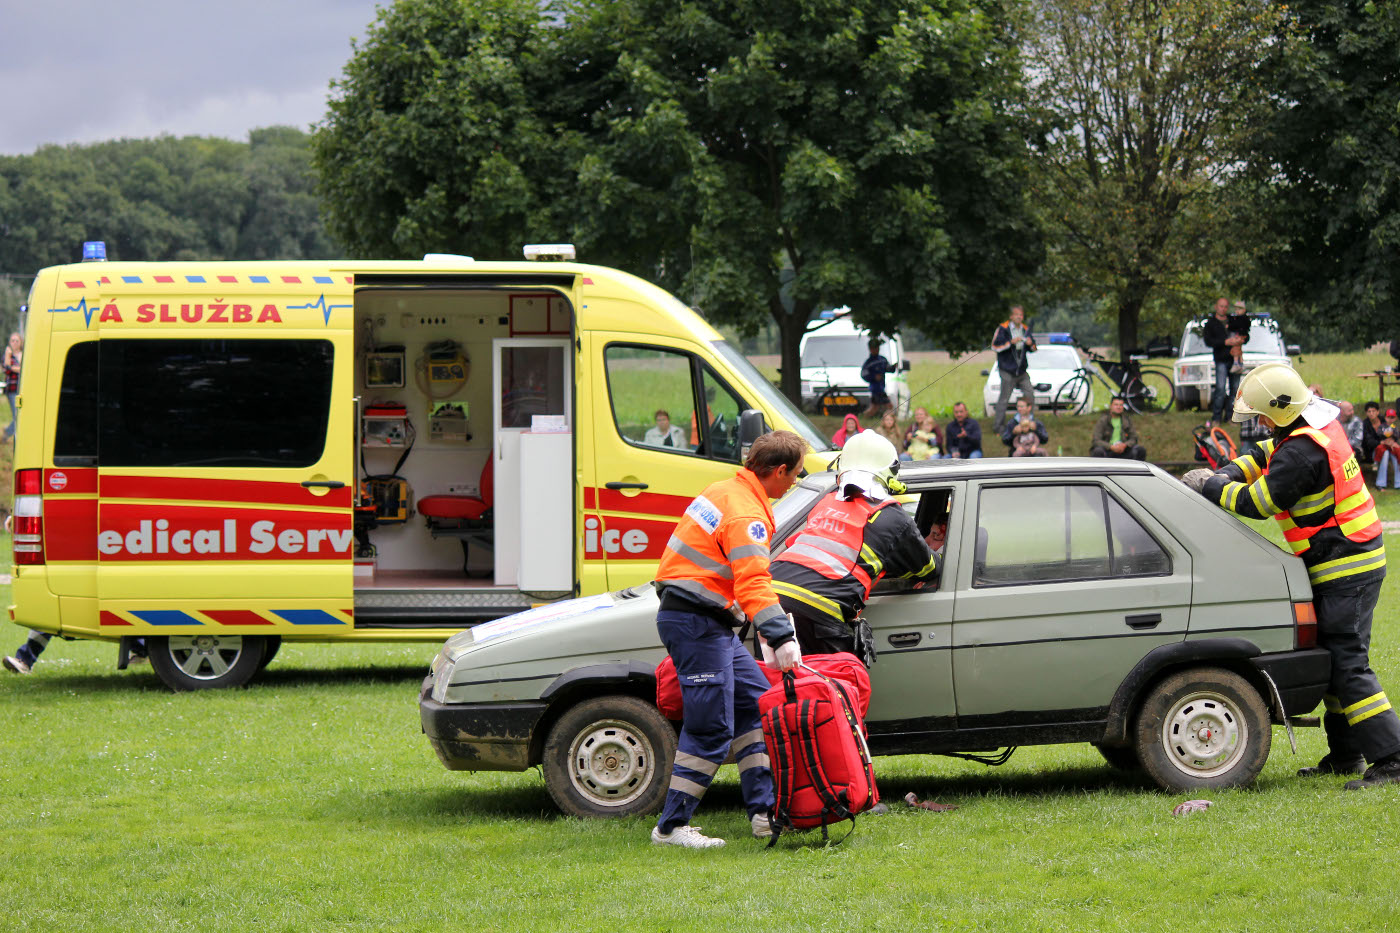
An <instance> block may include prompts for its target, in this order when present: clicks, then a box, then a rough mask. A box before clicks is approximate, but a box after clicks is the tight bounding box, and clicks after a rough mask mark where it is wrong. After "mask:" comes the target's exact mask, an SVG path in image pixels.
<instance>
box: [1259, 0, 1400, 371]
mask: <svg viewBox="0 0 1400 933" xmlns="http://www.w3.org/2000/svg"><path fill="white" fill-rule="evenodd" d="M1288 24H1289V26H1290V30H1289V31H1288V32H1287V33H1284V34H1283V35H1281V37H1280V40H1279V41H1278V42H1277V43H1275V44H1274V46H1273V50H1274V52H1273V55H1272V56H1271V58H1270V61H1269V70H1268V75H1269V78H1270V81H1271V83H1272V84H1273V85H1274V86H1275V87H1277V89H1278V91H1279V93H1278V95H1277V97H1276V98H1275V100H1276V110H1275V111H1274V113H1273V118H1272V120H1271V121H1270V122H1269V124H1268V125H1267V126H1266V127H1265V128H1264V131H1263V132H1261V133H1260V136H1259V145H1258V159H1257V162H1256V168H1257V169H1258V170H1259V173H1260V176H1261V177H1262V179H1263V180H1264V181H1265V182H1267V183H1268V184H1269V185H1270V190H1271V192H1272V194H1273V197H1274V203H1273V204H1272V205H1271V210H1270V211H1269V213H1268V215H1267V216H1268V218H1269V219H1270V221H1271V226H1272V227H1273V228H1274V229H1275V230H1277V231H1278V232H1279V233H1280V235H1281V236H1282V237H1283V238H1284V239H1285V241H1286V243H1287V244H1288V248H1287V249H1286V250H1285V251H1281V252H1279V253H1277V254H1274V255H1272V256H1270V257H1269V259H1270V262H1269V263H1268V264H1267V269H1268V272H1269V273H1270V274H1272V275H1273V276H1274V277H1276V279H1277V280H1278V282H1279V283H1280V284H1281V285H1282V287H1283V289H1284V291H1285V294H1286V295H1287V297H1288V298H1290V299H1291V300H1292V301H1294V302H1297V303H1299V304H1301V305H1303V306H1304V307H1305V308H1307V309H1309V310H1310V311H1311V313H1310V314H1307V315H1306V317H1307V321H1306V322H1305V323H1306V324H1307V325H1309V326H1312V327H1313V328H1314V329H1317V330H1318V331H1319V333H1320V334H1324V335H1333V336H1334V337H1335V340H1336V341H1337V342H1339V343H1342V344H1344V345H1345V344H1349V345H1351V346H1355V345H1356V343H1358V342H1363V341H1364V342H1370V341H1374V340H1380V339H1392V338H1394V337H1396V336H1397V335H1400V265H1397V262H1396V255H1397V249H1400V5H1397V4H1395V3H1382V2H1358V0H1346V2H1337V0H1297V2H1291V3H1290V4H1289V20H1288Z"/></svg>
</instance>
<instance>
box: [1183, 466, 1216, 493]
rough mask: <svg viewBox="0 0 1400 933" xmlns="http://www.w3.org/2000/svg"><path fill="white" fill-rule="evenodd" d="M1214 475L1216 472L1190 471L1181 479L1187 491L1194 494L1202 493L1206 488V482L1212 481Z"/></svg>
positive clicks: (1204, 470)
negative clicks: (1203, 488)
mask: <svg viewBox="0 0 1400 933" xmlns="http://www.w3.org/2000/svg"><path fill="white" fill-rule="evenodd" d="M1214 475H1215V471H1214V470H1206V469H1200V470H1189V471H1188V472H1187V473H1186V475H1185V476H1183V477H1182V478H1181V481H1182V483H1184V484H1185V485H1186V488H1187V489H1190V490H1192V491H1194V492H1200V491H1201V489H1202V487H1204V486H1205V484H1206V480H1208V479H1210V478H1211V477H1212V476H1214Z"/></svg>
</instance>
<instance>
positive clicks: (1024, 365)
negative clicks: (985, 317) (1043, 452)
mask: <svg viewBox="0 0 1400 933" xmlns="http://www.w3.org/2000/svg"><path fill="white" fill-rule="evenodd" d="M992 349H993V350H995V351H996V354H997V378H999V379H1000V380H1001V389H1000V390H999V391H998V392H997V408H996V415H995V417H994V419H993V421H992V429H993V430H997V431H999V430H1001V426H1002V423H1003V422H1004V421H1005V420H1006V403H1007V400H1008V399H1010V398H1011V393H1012V392H1014V391H1015V390H1017V389H1020V390H1021V398H1025V399H1030V402H1031V412H1032V413H1034V412H1035V387H1034V386H1032V385H1031V375H1030V371H1029V369H1030V364H1029V363H1028V362H1027V361H1026V356H1027V354H1030V353H1034V352H1035V337H1034V336H1032V335H1031V328H1030V325H1028V324H1027V323H1026V312H1025V309H1024V308H1022V307H1021V306H1020V305H1015V306H1013V307H1012V309H1011V314H1010V316H1009V317H1008V318H1007V319H1006V320H1005V321H1002V322H1001V323H1000V324H998V325H997V329H996V333H994V334H992Z"/></svg>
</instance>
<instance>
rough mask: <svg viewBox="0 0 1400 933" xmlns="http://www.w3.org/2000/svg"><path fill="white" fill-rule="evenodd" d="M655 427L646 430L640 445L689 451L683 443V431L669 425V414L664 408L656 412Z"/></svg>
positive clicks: (676, 426) (679, 427)
mask: <svg viewBox="0 0 1400 933" xmlns="http://www.w3.org/2000/svg"><path fill="white" fill-rule="evenodd" d="M655 418H656V426H655V427H653V428H647V433H646V437H645V438H643V440H642V443H643V444H646V445H647V446H648V447H674V448H676V449H677V450H690V447H689V446H687V444H686V442H685V429H684V428H682V427H681V426H680V425H678V424H672V423H671V413H670V412H668V411H667V410H666V409H664V408H658V409H657V410H656V415H655Z"/></svg>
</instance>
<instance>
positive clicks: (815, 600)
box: [773, 431, 939, 667]
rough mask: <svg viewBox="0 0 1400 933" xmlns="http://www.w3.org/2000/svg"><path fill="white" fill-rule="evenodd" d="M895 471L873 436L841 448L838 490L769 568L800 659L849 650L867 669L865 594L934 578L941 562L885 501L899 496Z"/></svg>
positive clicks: (869, 645)
mask: <svg viewBox="0 0 1400 933" xmlns="http://www.w3.org/2000/svg"><path fill="white" fill-rule="evenodd" d="M898 469H899V454H898V453H897V452H896V451H895V449H894V445H893V444H891V443H890V442H889V441H888V440H887V439H885V438H884V437H883V436H881V435H879V434H876V433H875V432H874V431H866V432H865V433H864V434H857V435H855V436H854V437H852V438H851V439H850V440H848V441H846V446H845V447H844V448H842V450H841V457H840V459H839V460H838V461H837V470H838V471H839V472H838V473H837V476H836V489H835V490H834V491H832V492H830V493H828V494H827V495H826V498H824V499H822V500H821V501H820V502H818V503H817V504H816V505H815V506H813V507H812V511H811V512H810V513H809V514H808V516H807V525H806V527H804V528H803V529H802V530H801V531H799V532H798V533H797V534H795V535H793V536H792V537H791V538H789V539H788V541H787V550H785V551H783V553H782V554H780V555H779V556H778V558H777V559H776V560H775V561H773V590H774V591H775V592H776V593H777V594H778V600H779V601H780V602H781V603H782V605H783V608H784V609H786V610H787V611H788V612H789V613H790V614H791V615H792V617H793V621H794V623H795V625H796V628H797V641H798V644H799V645H800V646H801V648H802V650H803V651H804V652H805V653H808V654H829V653H832V652H837V651H848V652H850V653H852V654H855V655H857V656H858V657H859V658H860V659H861V660H862V661H864V662H865V665H866V666H867V667H869V666H870V665H871V663H873V662H874V660H875V639H874V638H873V637H872V636H871V633H870V625H869V624H868V623H867V622H866V621H865V620H864V619H861V618H860V611H861V609H863V608H864V607H865V601H866V600H867V599H869V598H870V588H871V587H873V586H874V585H875V584H876V583H878V582H879V581H880V578H881V577H883V576H891V577H913V578H917V579H927V580H936V579H937V578H938V567H939V558H938V556H937V555H936V554H934V553H933V552H931V551H930V550H929V547H928V544H926V543H925V542H924V539H923V536H922V535H920V534H919V530H918V528H917V527H915V525H914V520H913V519H912V518H910V517H909V513H908V512H906V511H904V509H903V508H901V507H900V505H899V503H898V502H896V501H895V500H894V499H891V498H890V493H891V492H902V491H903V485H902V484H901V483H900V482H899V481H898V480H897V479H895V478H894V474H895V473H896V471H898Z"/></svg>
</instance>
